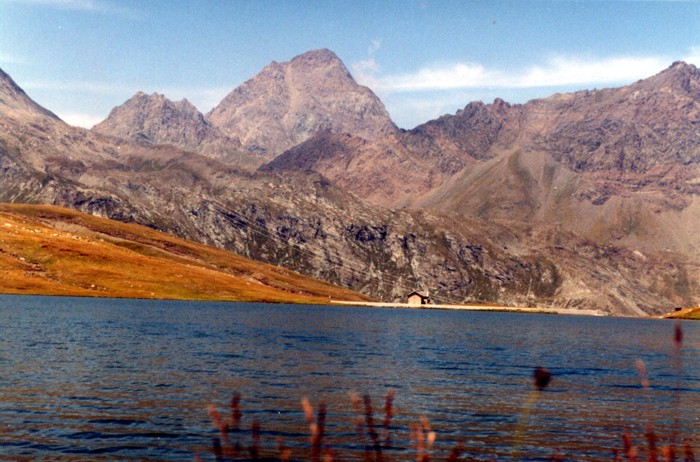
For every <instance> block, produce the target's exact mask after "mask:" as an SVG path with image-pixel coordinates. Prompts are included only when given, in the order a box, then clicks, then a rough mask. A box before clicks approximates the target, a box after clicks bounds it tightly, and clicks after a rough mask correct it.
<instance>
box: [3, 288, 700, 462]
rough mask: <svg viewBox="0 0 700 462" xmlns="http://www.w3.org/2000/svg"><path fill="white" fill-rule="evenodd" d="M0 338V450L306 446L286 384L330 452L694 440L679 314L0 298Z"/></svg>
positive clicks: (686, 331) (603, 451) (559, 452)
mask: <svg viewBox="0 0 700 462" xmlns="http://www.w3.org/2000/svg"><path fill="white" fill-rule="evenodd" d="M0 333H1V335H0V459H1V460H17V461H24V460H71V461H73V460H85V461H88V460H90V461H92V460H189V461H192V460H196V459H197V458H200V459H201V460H215V458H216V457H217V453H219V448H218V445H219V444H221V445H222V449H221V451H222V452H224V451H229V452H230V451H231V449H232V447H233V449H235V450H236V451H237V455H238V457H239V458H241V459H253V458H256V457H260V458H277V457H279V455H280V454H281V453H282V451H283V450H281V449H279V447H283V448H286V451H287V452H286V453H287V454H288V455H289V457H290V460H309V459H312V460H313V459H314V458H320V457H321V456H320V455H319V454H318V453H314V452H315V451H316V449H317V448H314V447H313V445H312V444H311V443H310V435H309V428H310V426H309V422H307V420H306V417H305V413H304V410H303V407H302V404H301V402H302V399H303V398H307V399H308V401H309V403H310V404H311V405H312V406H313V409H314V414H313V417H312V418H313V419H315V423H316V425H317V428H318V426H319V425H321V426H322V427H323V434H322V441H321V442H319V446H320V450H321V451H322V455H323V456H328V455H330V454H332V455H333V456H334V457H333V458H334V460H367V458H368V457H369V458H370V459H371V460H378V459H381V460H385V461H391V460H393V461H403V460H416V458H417V454H418V453H419V452H421V451H422V452H424V453H426V454H430V456H431V460H447V459H448V457H449V454H450V452H451V451H452V450H453V448H455V447H459V446H458V445H459V444H461V445H462V446H461V447H462V448H463V452H462V453H461V456H462V457H463V458H466V459H467V460H533V461H534V460H551V459H552V458H553V457H559V460H582V461H588V460H590V461H594V460H596V461H597V460H613V451H614V450H616V449H617V450H618V451H620V452H621V453H623V435H625V434H627V435H628V436H629V438H630V440H631V441H632V443H633V444H634V445H635V446H636V447H637V448H638V452H639V453H645V451H648V438H650V437H649V436H645V435H649V434H652V435H654V436H653V438H654V439H655V444H657V445H658V448H662V447H663V446H670V445H673V446H674V447H676V448H678V449H677V457H678V458H679V459H680V460H682V458H683V447H684V446H685V445H687V446H688V447H689V448H691V449H692V451H693V452H694V454H697V455H700V361H698V358H699V357H700V354H699V353H700V323H697V322H692V321H690V322H682V323H674V322H672V321H666V320H658V319H639V318H612V317H589V316H567V315H546V314H523V313H501V312H470V311H452V310H450V311H447V310H420V309H387V308H367V307H343V306H303V305H267V304H251V303H204V302H176V301H149V300H124V299H88V298H57V297H33V296H0ZM680 334H682V339H681V338H679V335H680ZM538 366H541V367H544V368H546V369H547V370H548V371H549V372H550V373H551V380H550V381H549V383H546V384H541V385H542V386H541V387H540V388H541V389H538V388H537V387H535V385H534V381H533V372H534V370H535V368H536V367H538ZM544 385H546V386H544ZM234 393H236V394H238V395H236V396H240V404H239V405H237V406H234V408H233V411H234V414H235V411H237V410H240V413H241V417H240V420H237V419H231V418H230V417H229V415H230V414H231V412H232V411H231V408H230V405H229V403H230V401H231V398H232V396H234ZM353 394H354V396H356V398H355V402H354V403H353V399H351V396H353ZM387 396H393V401H391V403H390V404H391V412H390V417H391V418H390V419H386V418H385V414H386V412H385V409H386V398H387ZM322 404H323V405H325V412H324V411H321V412H319V409H321V408H322V406H321V405H322ZM214 409H216V410H218V412H219V413H220V415H221V419H224V420H229V419H231V425H230V429H229V432H228V434H227V435H222V432H220V430H219V429H217V428H216V426H215V425H214V423H213V422H212V421H213V420H215V419H216V412H215V411H214ZM212 415H213V416H214V419H212ZM234 420H235V425H234ZM421 422H423V423H421ZM253 427H255V429H256V430H255V431H252V430H251V428H253ZM258 428H259V430H258ZM411 429H413V430H411ZM372 432H374V433H372ZM431 432H434V438H435V440H434V443H432V444H430V437H429V435H430V434H431ZM411 433H413V438H411ZM660 451H661V449H659V452H660ZM229 455H230V454H229ZM225 456H226V452H224V456H221V455H219V458H220V459H221V458H224V457H225ZM622 457H624V455H623V456H622ZM319 460H320V459H319Z"/></svg>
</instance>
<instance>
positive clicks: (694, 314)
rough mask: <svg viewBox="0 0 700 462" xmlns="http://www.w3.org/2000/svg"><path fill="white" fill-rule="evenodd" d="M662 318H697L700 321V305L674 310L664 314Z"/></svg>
mask: <svg viewBox="0 0 700 462" xmlns="http://www.w3.org/2000/svg"><path fill="white" fill-rule="evenodd" d="M664 318H671V319H697V320H699V321H700V306H696V307H694V308H686V309H684V310H679V311H674V312H673V313H669V314H667V315H664Z"/></svg>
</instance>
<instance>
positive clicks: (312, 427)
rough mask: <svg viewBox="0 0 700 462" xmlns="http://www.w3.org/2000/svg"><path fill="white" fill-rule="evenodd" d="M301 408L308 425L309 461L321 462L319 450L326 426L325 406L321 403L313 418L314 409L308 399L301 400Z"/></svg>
mask: <svg viewBox="0 0 700 462" xmlns="http://www.w3.org/2000/svg"><path fill="white" fill-rule="evenodd" d="M301 407H302V409H303V410H304V416H305V417H306V422H307V423H308V424H309V442H310V443H311V460H313V461H314V462H319V461H320V460H321V448H322V446H323V433H324V431H325V425H326V405H325V404H324V403H321V404H320V405H319V407H318V414H317V416H316V418H314V408H313V406H312V405H311V402H310V401H309V399H308V398H302V400H301Z"/></svg>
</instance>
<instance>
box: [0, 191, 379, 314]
mask: <svg viewBox="0 0 700 462" xmlns="http://www.w3.org/2000/svg"><path fill="white" fill-rule="evenodd" d="M0 273H1V274H2V279H1V280H0V293H6V294H37V295H72V296H90V297H128V298H159V299H186V300H230V301H260V302H280V303H327V302H328V300H329V299H342V300H365V299H366V298H365V297H364V296H362V295H360V294H358V293H356V292H353V291H350V290H347V289H343V288H340V287H336V286H333V285H330V284H327V283H324V282H321V281H318V280H315V279H312V278H309V277H306V276H302V275H299V274H297V273H294V272H292V271H289V270H286V269H284V268H279V267H275V266H271V265H267V264H263V263H258V262H254V261H251V260H248V259H246V258H243V257H241V256H239V255H235V254H233V253H230V252H227V251H224V250H221V249H216V248H212V247H207V246H204V245H201V244H195V243H192V242H188V241H185V240H182V239H177V238H174V237H172V236H169V235H166V234H163V233H160V232H157V231H154V230H152V229H150V228H146V227H142V226H138V225H133V224H124V223H120V222H116V221H112V220H107V219H102V218H97V217H94V216H91V215H85V214H81V213H79V212H75V211H72V210H68V209H64V208H59V207H52V206H41V205H24V204H0Z"/></svg>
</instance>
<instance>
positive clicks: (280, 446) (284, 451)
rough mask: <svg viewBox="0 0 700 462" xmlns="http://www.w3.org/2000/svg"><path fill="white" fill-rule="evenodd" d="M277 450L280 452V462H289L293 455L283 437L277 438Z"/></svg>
mask: <svg viewBox="0 0 700 462" xmlns="http://www.w3.org/2000/svg"><path fill="white" fill-rule="evenodd" d="M277 452H278V453H279V458H280V462H288V461H289V459H290V458H291V457H292V451H291V449H289V448H288V447H287V446H286V445H285V444H284V441H282V438H277Z"/></svg>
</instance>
